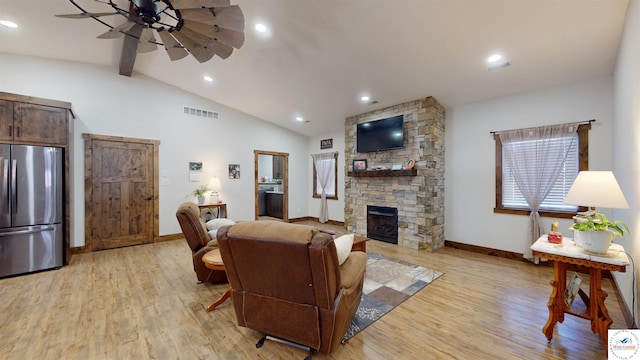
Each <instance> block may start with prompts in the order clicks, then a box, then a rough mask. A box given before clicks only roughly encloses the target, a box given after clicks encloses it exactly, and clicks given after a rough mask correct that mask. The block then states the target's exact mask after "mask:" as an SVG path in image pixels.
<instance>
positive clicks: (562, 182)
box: [502, 133, 579, 212]
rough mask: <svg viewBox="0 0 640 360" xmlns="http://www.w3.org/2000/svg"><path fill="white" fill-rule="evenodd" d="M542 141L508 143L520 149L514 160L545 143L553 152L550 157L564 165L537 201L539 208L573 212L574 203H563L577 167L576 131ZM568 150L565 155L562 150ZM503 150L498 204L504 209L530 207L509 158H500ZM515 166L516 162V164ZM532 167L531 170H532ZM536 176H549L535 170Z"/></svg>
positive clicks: (525, 208) (532, 152)
mask: <svg viewBox="0 0 640 360" xmlns="http://www.w3.org/2000/svg"><path fill="white" fill-rule="evenodd" d="M542 144H543V141H537V140H526V141H519V142H515V143H511V144H510V146H513V147H514V148H516V149H517V150H518V151H517V153H520V152H522V153H524V154H525V155H524V156H523V157H522V158H519V159H516V162H520V161H524V157H527V156H529V157H530V156H534V155H535V153H536V151H537V150H538V149H539V147H540V146H546V147H547V149H546V150H547V151H551V152H553V153H556V154H557V156H555V157H554V158H556V159H557V161H563V160H564V165H563V167H562V170H561V172H560V175H559V177H558V180H557V181H556V183H555V184H554V185H553V188H552V189H551V192H549V195H547V197H546V198H545V199H544V201H543V202H542V204H541V205H540V209H539V211H557V212H575V211H577V206H574V205H565V204H564V203H563V202H564V198H565V196H566V195H567V192H569V188H570V187H571V185H572V184H573V181H574V180H575V178H576V176H578V171H579V151H578V134H577V133H573V134H572V135H571V136H566V137H560V138H555V139H551V140H545V141H544V145H542ZM567 149H568V150H569V152H568V154H567V157H566V159H564V154H565V152H566V151H567ZM504 153H505V152H504V151H503V152H502V157H503V159H502V207H503V208H506V209H519V210H530V209H529V206H528V205H527V201H526V200H525V198H524V196H522V193H521V192H520V189H519V188H518V185H517V184H516V181H515V179H514V177H513V175H512V171H511V168H510V166H509V162H508V161H506V159H505V158H504ZM516 167H517V166H516ZM534 171H535V170H534ZM536 176H538V177H544V176H549V175H547V174H544V173H542V174H536Z"/></svg>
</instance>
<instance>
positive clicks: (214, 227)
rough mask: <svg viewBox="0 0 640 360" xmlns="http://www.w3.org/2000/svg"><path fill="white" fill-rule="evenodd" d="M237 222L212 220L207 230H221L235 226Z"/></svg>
mask: <svg viewBox="0 0 640 360" xmlns="http://www.w3.org/2000/svg"><path fill="white" fill-rule="evenodd" d="M235 223H236V222H235V221H233V220H230V219H224V218H222V219H211V220H209V221H207V223H206V224H207V230H209V231H211V230H218V229H219V228H221V227H222V226H225V225H234V224H235Z"/></svg>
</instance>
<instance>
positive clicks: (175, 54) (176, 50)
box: [158, 30, 189, 61]
mask: <svg viewBox="0 0 640 360" xmlns="http://www.w3.org/2000/svg"><path fill="white" fill-rule="evenodd" d="M158 35H159V36H160V39H162V43H163V44H164V48H165V50H167V55H169V59H171V61H176V60H180V59H182V58H184V57H185V56H187V55H189V52H188V51H187V50H185V49H184V48H183V47H182V46H180V43H178V42H177V41H176V39H174V37H173V36H172V35H171V33H170V32H168V31H166V30H158Z"/></svg>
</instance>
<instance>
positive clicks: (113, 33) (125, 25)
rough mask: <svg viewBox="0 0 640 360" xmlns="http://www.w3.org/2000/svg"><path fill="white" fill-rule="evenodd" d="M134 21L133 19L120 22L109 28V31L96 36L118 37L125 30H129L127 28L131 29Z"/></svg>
mask: <svg viewBox="0 0 640 360" xmlns="http://www.w3.org/2000/svg"><path fill="white" fill-rule="evenodd" d="M135 24H136V23H135V22H133V21H127V22H125V23H122V24H120V25H118V26H116V27H114V28H112V29H109V31H107V32H106V33H104V34H101V35H99V36H98V39H115V38H119V37H121V36H123V35H124V33H126V32H127V31H129V29H131V28H132V27H133V25H135Z"/></svg>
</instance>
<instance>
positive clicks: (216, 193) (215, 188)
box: [209, 176, 222, 204]
mask: <svg viewBox="0 0 640 360" xmlns="http://www.w3.org/2000/svg"><path fill="white" fill-rule="evenodd" d="M209 189H211V195H210V201H211V203H212V204H215V203H217V202H218V200H219V199H220V190H221V189H222V185H221V184H220V179H218V178H217V177H215V176H214V177H212V178H211V179H209Z"/></svg>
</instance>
